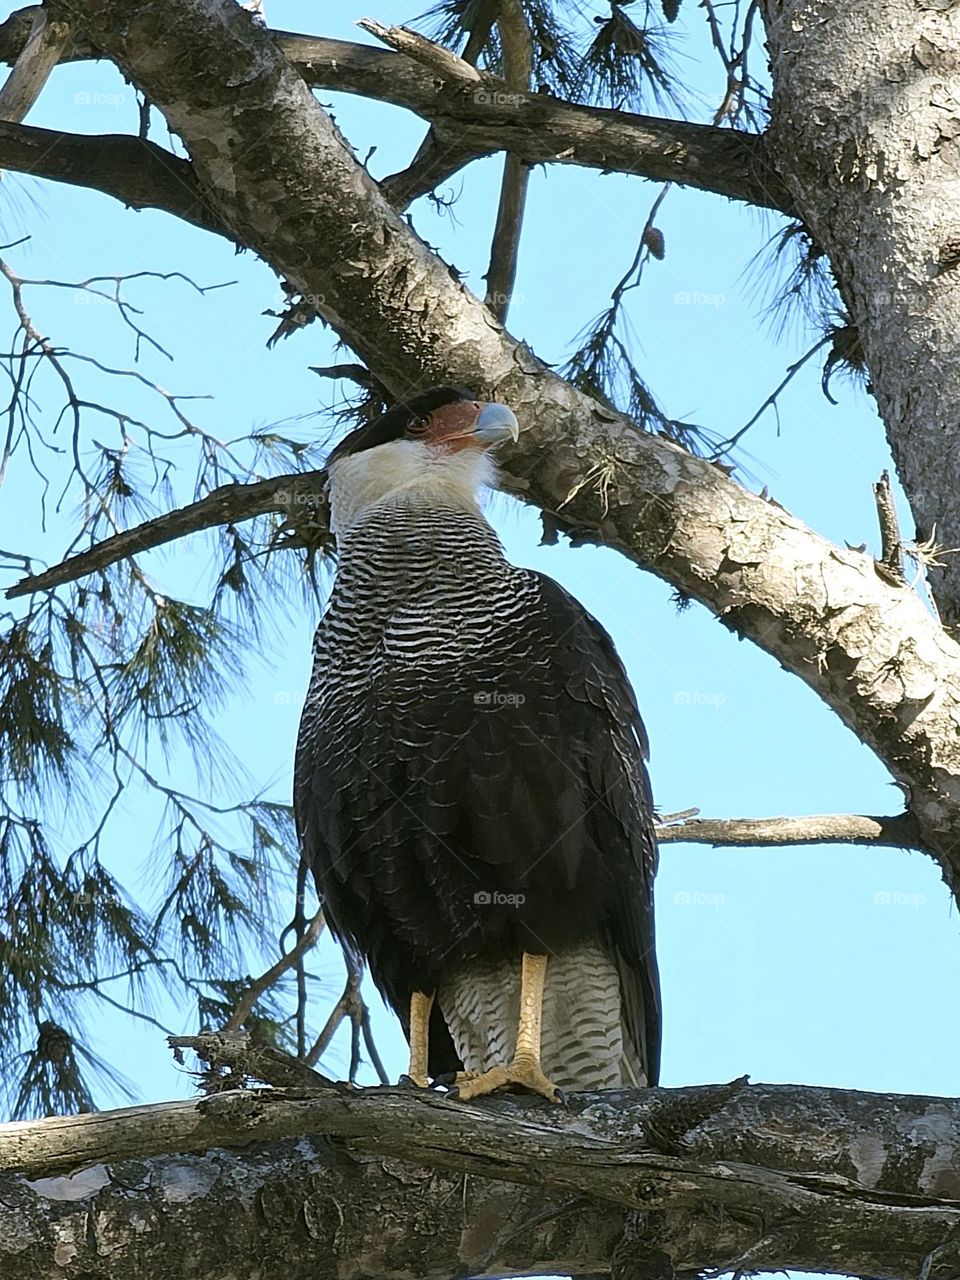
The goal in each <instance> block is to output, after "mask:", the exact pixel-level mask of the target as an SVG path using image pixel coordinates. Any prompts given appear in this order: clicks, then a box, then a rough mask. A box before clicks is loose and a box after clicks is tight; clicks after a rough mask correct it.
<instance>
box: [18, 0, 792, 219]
mask: <svg viewBox="0 0 960 1280" xmlns="http://www.w3.org/2000/svg"><path fill="white" fill-rule="evenodd" d="M33 12H34V7H31V8H28V9H22V10H19V11H18V12H17V13H15V14H13V15H12V16H11V17H10V18H8V19H7V20H6V22H4V23H3V24H0V60H5V61H15V60H16V58H17V57H18V55H19V53H20V51H21V49H22V48H23V44H24V42H25V40H26V34H27V33H28V32H29V28H30V22H31V18H32V14H33ZM241 17H242V18H243V20H245V21H246V22H247V23H248V24H249V18H248V17H246V16H245V15H241ZM382 30H383V31H396V30H398V28H382ZM378 34H379V31H378ZM410 34H412V35H413V36H415V37H416V39H417V40H419V41H420V42H422V43H421V44H420V45H418V46H417V48H418V56H423V54H422V49H423V45H427V46H431V47H432V48H433V49H434V50H436V49H439V48H440V47H441V46H437V45H431V42H430V41H428V40H424V38H423V37H422V36H417V35H416V33H410ZM263 35H264V37H265V38H272V39H273V40H274V41H275V42H276V45H277V46H279V48H280V49H281V50H282V51H283V53H284V54H285V55H286V57H287V58H289V60H290V62H291V63H292V64H293V66H294V67H295V68H296V69H297V71H298V72H299V73H300V75H301V76H302V77H303V79H304V80H305V81H306V83H307V84H309V85H311V86H312V87H314V88H323V89H336V90H339V91H340V92H342V93H357V94H361V95H362V96H365V97H372V98H377V99H379V100H380V101H382V102H389V103H393V104H394V105H396V106H401V107H406V108H408V109H409V110H410V111H414V112H416V114H418V115H420V116H421V117H422V118H423V119H425V120H428V121H430V122H431V123H432V124H433V126H434V131H435V136H436V139H437V143H438V151H442V152H447V153H449V154H447V155H446V156H445V157H443V158H442V159H441V158H439V157H438V160H437V163H436V165H435V166H433V167H432V168H431V170H430V173H429V176H425V174H424V173H423V172H420V173H418V174H411V172H410V171H409V170H407V171H405V173H403V174H396V175H394V176H393V177H392V178H390V179H387V181H386V183H385V187H386V188H387V190H388V193H389V196H390V199H391V201H392V202H393V203H394V204H395V206H397V207H403V206H404V205H405V204H407V203H409V201H410V200H412V199H414V198H416V196H418V195H422V194H423V193H424V191H427V190H430V189H431V188H432V187H434V186H436V184H437V183H438V182H440V181H442V180H443V179H444V178H446V177H448V176H449V175H450V174H451V173H453V172H455V171H456V170H457V169H459V168H461V167H462V166H463V165H464V164H465V163H466V162H467V161H468V159H472V158H475V157H477V156H482V155H488V154H490V153H491V152H494V151H501V150H509V151H511V152H513V153H514V154H515V155H517V156H519V157H520V158H521V159H523V160H525V161H526V162H527V163H528V164H540V163H554V164H578V165H584V166H586V167H588V168H596V169H601V170H603V171H605V172H622V173H630V174H636V175H638V176H640V177H647V178H652V179H654V180H656V181H662V182H677V183H680V184H682V185H688V186H692V187H696V188H698V189H701V190H704V191H713V192H716V193H717V194H718V195H725V196H729V197H731V198H732V199H735V200H744V201H746V202H747V203H749V204H754V205H759V206H762V207H765V208H772V209H780V210H782V211H783V212H787V213H789V211H790V210H791V209H792V207H793V199H792V197H791V196H790V195H789V194H788V192H787V190H786V188H785V187H784V186H783V184H782V183H781V181H780V179H779V177H778V176H777V174H776V172H775V171H774V169H773V168H772V167H771V165H770V164H769V162H768V160H767V158H766V148H765V143H764V140H763V138H762V137H760V136H757V135H755V134H750V133H742V132H738V131H737V130H733V129H718V128H714V127H713V126H710V125H700V124H688V123H686V122H685V121H678V120H663V119H660V118H658V117H656V116H644V115H635V114H632V113H630V112H625V111H614V110H610V109H607V108H602V107H582V106H577V105H575V104H572V103H566V102H563V101H561V100H560V99H558V98H554V97H552V96H551V95H550V94H540V93H537V94H532V95H530V96H529V97H527V98H526V99H525V100H524V101H522V102H517V101H514V100H513V98H514V97H515V95H511V94H510V93H509V90H507V88H506V86H505V85H504V83H503V82H502V81H500V80H498V79H497V78H496V77H495V76H490V75H486V74H484V73H477V74H478V75H480V76H481V80H480V85H479V86H478V85H476V84H474V85H473V86H472V87H471V86H470V85H465V83H464V81H463V77H462V75H461V74H459V73H458V74H453V72H452V71H451V68H453V67H456V66H457V64H459V67H460V68H462V67H466V66H468V64H467V63H466V62H464V60H463V59H461V58H457V56H456V54H454V53H451V52H450V51H449V50H444V52H445V53H447V55H448V60H447V63H446V73H447V76H448V78H447V79H443V78H441V77H440V76H439V75H438V74H437V72H436V70H435V69H428V68H427V67H425V66H423V65H420V64H419V63H418V62H416V61H413V60H412V59H411V58H410V57H408V56H404V55H402V54H397V53H391V52H387V51H386V50H382V49H374V48H370V47H369V46H367V45H359V44H352V43H350V42H349V41H344V40H327V39H323V38H319V37H314V36H302V35H299V34H297V33H295V32H288V31H269V32H268V31H266V30H264V32H263ZM105 47H107V48H109V46H105ZM410 51H412V45H408V47H407V52H410ZM100 56H103V52H102V51H101V50H99V49H98V48H97V46H96V45H94V44H93V43H91V38H90V35H89V32H87V33H86V34H85V36H84V37H83V38H82V39H80V40H77V41H74V43H73V46H72V47H70V48H69V49H68V51H67V53H66V59H67V60H70V61H75V60H78V59H82V58H91V57H100ZM428 56H430V55H428ZM480 90H482V91H480ZM90 159H91V160H94V159H95V156H94V155H93V154H92V153H91V154H90ZM0 162H3V161H2V156H0ZM9 167H10V168H17V167H19V166H17V165H15V164H14V163H12V162H10V164H9ZM39 176H53V177H55V176H57V175H47V174H41V175H39ZM66 180H67V181H71V179H66ZM76 181H80V179H79V178H78V179H76ZM84 185H87V186H97V187H99V186H100V182H99V181H98V180H97V173H96V170H94V173H93V176H92V180H90V181H87V182H85V183H84ZM110 194H113V193H112V192H110ZM120 198H121V199H122V198H123V197H122V196H121V197H120ZM158 203H159V204H160V205H161V207H166V206H165V204H164V203H163V202H162V201H161V202H158ZM193 220H194V219H191V221H193ZM210 229H211V230H215V229H216V228H215V227H211V228H210Z"/></svg>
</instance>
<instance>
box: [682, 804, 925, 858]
mask: <svg viewBox="0 0 960 1280" xmlns="http://www.w3.org/2000/svg"><path fill="white" fill-rule="evenodd" d="M657 840H658V841H659V843H660V844H676V843H679V842H681V841H683V842H690V843H691V844H710V845H713V847H714V848H715V849H724V848H751V847H754V846H757V845H784V844H868V845H884V846H886V847H888V848H893V849H920V850H922V849H923V848H924V846H923V844H922V842H921V839H920V832H919V829H918V827H917V823H916V820H915V818H914V817H913V814H910V813H898V814H897V815H896V816H894V817H883V818H874V817H866V816H865V815H863V814H858V813H823V814H817V815H816V816H815V817H811V818H691V819H688V820H687V821H684V822H676V823H669V822H668V823H665V824H663V825H661V826H658V827H657Z"/></svg>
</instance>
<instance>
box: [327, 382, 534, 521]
mask: <svg viewBox="0 0 960 1280" xmlns="http://www.w3.org/2000/svg"><path fill="white" fill-rule="evenodd" d="M518 433H519V426H518V424H517V419H516V418H515V417H514V415H513V412H512V410H510V409H508V408H507V406H506V405H504V404H496V403H495V402H493V401H486V400H477V399H475V398H474V396H473V395H472V394H471V392H469V391H465V390H463V389H462V388H460V387H431V389H430V390H429V391H424V392H423V393H422V394H421V395H417V396H411V397H409V398H408V399H404V400H401V401H398V403H397V404H395V405H394V406H393V407H392V408H391V409H389V410H388V411H387V412H386V413H384V414H381V416H380V417H379V418H377V419H375V421H373V422H369V423H366V424H365V425H364V426H362V427H358V428H357V430H356V431H352V432H351V433H350V434H349V435H348V436H346V437H345V438H344V439H343V440H341V441H340V443H339V444H338V445H337V447H336V448H335V449H334V450H333V452H332V453H331V454H330V457H329V458H328V459H327V473H328V476H329V486H330V515H331V526H332V528H333V530H334V532H335V533H338V534H339V533H343V532H344V530H346V529H348V528H349V527H350V525H352V524H353V523H354V522H355V521H356V520H357V519H358V518H359V517H360V516H361V515H362V514H363V512H364V511H365V510H367V509H368V508H369V507H371V506H373V505H374V504H376V503H380V502H382V501H384V500H390V499H392V498H395V499H396V500H398V501H404V500H415V501H422V502H424V503H425V504H427V505H429V504H430V503H431V502H433V503H435V504H437V505H441V504H442V505H447V506H449V505H455V506H464V507H470V508H475V507H476V504H477V496H476V495H477V491H478V489H479V488H480V487H481V486H482V485H485V484H492V483H494V481H495V478H496V472H495V468H494V465H493V462H492V460H491V459H490V456H489V449H490V447H491V446H492V445H496V444H499V443H500V442H501V441H503V440H516V439H517V435H518Z"/></svg>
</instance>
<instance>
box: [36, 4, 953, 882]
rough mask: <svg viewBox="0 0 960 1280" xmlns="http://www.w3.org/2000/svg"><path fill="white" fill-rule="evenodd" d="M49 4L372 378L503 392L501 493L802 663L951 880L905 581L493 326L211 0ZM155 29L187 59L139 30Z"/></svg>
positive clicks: (949, 835)
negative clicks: (120, 78)
mask: <svg viewBox="0 0 960 1280" xmlns="http://www.w3.org/2000/svg"><path fill="white" fill-rule="evenodd" d="M60 5H61V7H62V8H64V9H65V10H66V11H67V13H68V16H71V17H73V18H74V19H75V20H77V22H78V23H79V24H80V25H82V26H84V27H85V28H86V29H87V30H88V31H89V32H90V34H91V36H92V38H94V39H95V40H96V41H97V42H98V43H101V44H102V45H103V46H104V47H105V48H108V49H109V50H110V53H111V56H113V57H114V58H115V59H116V61H117V62H118V63H119V64H120V65H121V66H122V67H123V68H124V70H125V72H126V73H127V74H128V75H129V76H130V77H131V78H132V79H133V80H134V81H135V82H136V83H138V84H139V85H140V86H141V87H142V88H143V89H144V91H145V92H147V94H148V96H149V97H150V99H151V101H153V102H154V103H156V104H157V105H158V106H159V107H160V108H161V109H162V110H163V111H164V112H165V113H166V115H167V116H168V119H169V121H170V124H171V126H172V127H173V128H174V129H175V130H176V131H177V132H178V133H179V134H180V135H181V136H182V137H183V139H184V141H185V142H186V144H187V147H188V149H189V150H190V151H191V154H192V155H193V159H194V166H195V170H196V176H197V180H198V182H200V183H201V184H202V186H203V188H204V190H205V192H206V193H207V195H208V198H209V200H210V203H211V205H212V206H213V207H214V208H215V209H216V211H217V213H218V214H219V216H220V218H221V219H222V221H223V222H224V223H226V224H227V225H228V226H229V227H230V228H231V231H232V232H233V234H234V235H235V236H236V237H237V238H238V239H240V240H241V241H242V242H243V243H245V244H247V245H249V246H250V247H251V248H253V249H255V250H256V251H257V252H258V253H260V254H261V255H262V256H263V257H264V258H265V259H266V260H267V261H269V262H270V263H271V264H272V265H273V266H274V267H275V268H276V269H277V270H278V271H279V272H281V273H282V274H283V275H284V277H285V278H287V279H289V280H290V281H291V282H292V283H293V284H295V285H296V287H298V288H299V289H300V291H301V292H302V293H303V294H304V295H305V296H314V297H318V298H323V299H324V301H323V303H322V305H321V306H320V308H319V309H320V311H321V313H322V314H323V315H324V316H325V318H326V319H327V320H328V321H329V322H330V323H331V324H332V325H333V326H334V327H335V328H336V329H337V331H338V332H339V334H340V336H341V337H342V338H343V339H344V341H345V342H347V343H348V344H349V345H350V346H351V347H353V349H354V350H355V351H356V352H357V353H358V355H359V356H360V357H361V358H362V359H363V360H364V361H365V362H366V363H367V364H368V365H369V367H370V368H371V370H372V371H373V372H374V374H375V376H376V377H377V378H378V380H380V381H381V382H382V383H383V384H384V385H386V386H387V387H388V388H389V389H390V390H391V391H393V392H394V393H395V394H406V393H408V392H409V391H410V390H411V389H412V388H414V387H418V386H419V387H423V386H426V385H430V384H431V383H437V382H454V383H459V384H469V385H471V386H473V387H475V388H476V390H477V392H478V394H480V393H483V394H488V395H495V396H497V397H499V398H502V399H504V400H506V401H507V402H508V403H510V404H511V405H512V406H513V407H514V410H515V411H516V412H517V414H518V416H519V418H520V421H521V423H522V424H523V426H524V428H525V429H524V430H523V431H522V432H521V436H520V440H519V442H518V444H517V445H516V446H515V447H514V448H513V449H512V450H511V451H510V454H509V457H508V459H507V461H508V466H509V471H510V472H511V473H512V477H513V481H512V483H513V487H514V490H515V491H520V492H523V493H524V495H525V496H526V497H527V498H528V500H530V501H534V502H536V503H538V504H539V505H540V506H541V507H542V508H543V509H545V510H547V511H549V512H552V513H553V514H554V516H555V518H556V519H557V521H558V523H559V527H561V528H567V529H570V530H571V531H572V533H573V534H574V535H575V537H576V538H577V539H578V540H581V541H583V540H593V541H598V542H603V543H605V544H606V545H610V546H613V547H616V548H618V549H619V550H621V551H623V552H624V553H625V554H627V555H628V556H630V557H631V558H633V559H634V560H635V561H637V562H638V563H640V564H643V565H644V566H646V567H647V568H650V569H652V570H653V571H654V572H656V573H658V574H660V575H661V576H663V577H664V578H666V579H668V580H669V581H670V582H672V583H673V584H674V585H676V586H678V587H680V588H681V589H682V590H683V591H684V592H686V593H687V594H689V595H692V596H693V597H695V598H696V599H698V600H700V601H702V602H703V603H704V604H706V605H707V606H708V607H709V608H710V609H712V610H713V611H714V612H715V613H716V614H717V615H718V616H719V617H720V618H721V619H722V620H723V622H724V624H725V625H727V626H728V627H730V628H731V629H732V630H734V631H736V632H737V633H738V634H740V635H743V636H748V637H750V638H751V639H753V640H754V641H755V642H756V643H757V644H758V645H760V646H761V647H763V648H765V649H767V650H768V651H769V652H771V653H773V654H774V655H775V656H776V658H777V659H778V661H779V662H781V663H782V664H783V665H784V666H785V667H787V668H788V669H789V670H791V671H793V672H795V673H796V674H797V675H799V676H800V677H801V678H802V679H803V680H805V681H806V682H807V683H808V684H809V685H810V686H811V688H813V689H815V690H816V691H817V692H818V693H819V694H820V696H821V697H822V698H823V699H824V700H825V701H826V702H827V703H828V705H830V706H831V707H833V709H834V710H835V711H836V712H837V714H838V715H840V716H841V718H842V719H843V720H844V721H845V723H846V724H848V725H849V726H850V727H851V728H852V729H853V730H854V731H855V732H856V733H857V734H858V736H859V737H860V738H861V739H862V740H863V741H864V742H866V743H867V744H868V745H870V746H871V747H872V748H873V749H874V750H875V751H876V752H877V754H878V755H879V757H880V758H881V760H883V762H884V763H885V764H886V765H887V766H888V767H889V768H890V770H891V771H892V772H893V774H894V776H895V778H896V779H897V780H898V781H899V782H900V783H901V785H902V786H903V787H904V789H905V791H906V792H907V796H908V807H909V809H910V811H911V812H912V813H913V814H914V816H915V817H916V820H917V823H918V827H919V830H920V837H921V840H922V842H923V844H924V845H925V846H926V847H927V848H929V849H930V850H931V851H932V852H934V853H935V854H936V856H937V857H938V859H939V861H940V863H941V866H942V867H943V869H944V872H945V874H946V876H947V878H948V880H949V882H950V883H951V885H952V886H953V887H956V886H958V885H960V847H958V841H957V836H956V832H957V830H958V829H960V827H958V823H960V736H958V734H957V732H956V725H957V723H960V648H958V646H957V645H956V644H955V643H954V642H953V641H952V640H951V639H950V638H949V637H948V636H946V635H945V634H944V632H943V630H942V629H941V627H940V626H939V625H938V623H937V622H936V620H935V619H933V618H931V617H930V615H929V613H928V612H927V611H926V610H925V609H924V607H923V605H922V603H921V602H920V601H919V600H918V599H917V598H916V596H915V595H914V594H913V593H912V592H911V591H909V590H908V589H906V588H901V587H897V586H894V585H892V584H890V583H888V582H887V581H885V580H883V579H882V578H881V577H880V576H878V574H877V572H876V570H875V568H874V562H873V560H872V558H871V557H869V556H865V555H863V554H861V553H858V552H854V551H849V550H842V549H840V548H838V547H835V546H832V545H831V544H830V543H829V542H827V541H826V540H825V539H822V538H819V537H818V536H817V535H815V534H813V533H811V531H810V530H809V529H807V528H806V527H805V526H804V525H803V524H802V523H801V522H800V521H799V520H796V519H794V518H793V517H792V516H790V515H789V514H788V513H787V512H785V511H784V510H782V509H781V508H780V507H779V506H778V505H776V504H774V503H769V502H766V501H764V500H763V499H762V498H759V497H757V496H755V495H753V494H750V493H748V492H747V491H746V490H745V489H743V488H741V487H740V486H739V485H737V484H735V483H733V482H732V481H731V480H730V478H729V477H728V476H727V475H726V474H725V472H724V471H723V470H722V469H721V468H719V467H715V466H712V465H711V464H709V463H707V462H704V461H703V460H702V459H698V458H695V457H692V456H690V455H689V454H686V453H685V452H684V451H683V450H682V449H680V448H678V447H677V446H676V445H673V444H672V443H670V442H669V441H667V440H663V439H661V438H660V437H657V436H652V435H639V434H638V433H637V432H636V431H634V430H633V429H632V428H631V427H630V426H629V425H628V424H626V423H624V422H623V421H621V420H620V419H618V418H616V416H615V415H613V414H610V413H609V412H607V411H606V410H604V409H602V408H601V407H600V406H598V405H597V404H596V403H595V402H593V401H591V400H589V399H588V398H587V397H585V396H583V395H581V394H580V393H578V392H576V391H575V390H574V389H573V388H572V387H570V386H569V385H568V384H566V383H564V382H563V381H562V380H561V379H559V378H557V377H556V376H555V375H554V374H553V373H551V372H550V371H549V370H548V369H547V368H546V367H545V366H544V365H543V364H542V363H541V362H540V361H538V360H537V359H536V357H535V356H534V355H533V354H532V353H531V352H530V350H529V349H528V348H527V347H525V346H523V345H522V344H520V343H517V342H516V341H514V340H513V339H512V338H510V337H509V335H507V334H505V333H504V332H503V331H502V330H501V328H500V327H499V326H498V325H497V324H496V322H495V320H494V319H493V317H492V316H491V315H490V313H489V311H488V310H487V309H486V308H485V307H484V306H483V305H482V304H481V303H480V302H479V301H478V300H477V299H476V298H474V297H473V296H472V295H471V294H470V293H469V292H468V291H467V290H466V289H464V288H463V287H462V285H460V284H459V283H458V282H457V280H455V279H454V278H453V276H452V275H451V273H450V271H449V270H448V268H447V266H446V264H445V263H443V262H442V261H441V260H440V259H439V258H438V257H437V256H436V255H435V254H433V253H431V252H430V251H429V249H428V248H427V246H426V245H424V244H423V242H422V241H420V240H419V239H418V238H417V237H416V235H415V234H414V233H413V231H412V230H411V229H410V227H409V226H408V225H407V223H406V222H405V221H404V220H403V219H402V218H400V217H399V216H397V214H396V213H395V212H394V211H393V210H392V209H391V207H390V206H389V204H388V203H387V201H386V200H385V199H384V197H383V194H382V193H381V192H380V191H379V189H378V187H377V185H376V183H375V182H374V181H373V180H372V179H371V178H370V177H369V175H368V174H367V173H366V172H365V171H364V170H363V168H362V167H361V166H360V165H359V164H358V163H357V161H356V160H355V159H354V157H353V156H352V155H351V154H350V152H349V151H348V150H347V149H346V147H345V146H344V144H343V142H342V140H341V138H340V136H339V134H338V132H337V131H336V129H335V127H334V126H333V124H332V122H331V121H330V120H329V118H328V117H327V116H326V114H325V113H324V112H323V111H322V109H321V108H320V107H319V105H318V104H317V102H316V101H315V99H314V98H313V96H312V94H311V93H310V92H309V90H308V89H307V87H306V85H305V84H304V82H303V80H302V79H301V78H300V77H299V76H298V75H297V74H296V72H294V71H293V70H292V68H291V67H290V66H289V64H288V63H287V62H286V60H285V59H284V57H283V55H282V54H281V53H280V52H279V50H278V49H277V47H276V45H275V44H274V43H273V41H272V40H271V39H270V37H269V35H268V34H267V33H265V32H264V31H262V30H260V29H258V28H257V27H255V26H254V25H253V24H252V23H251V22H250V20H249V18H248V16H247V15H246V14H245V13H243V11H241V10H239V9H237V8H236V7H235V6H234V5H233V4H232V3H229V0H139V2H138V3H137V4H136V5H133V6H131V5H128V4H125V3H121V0H98V2H97V3H96V4H94V3H93V0H60ZM157 24H160V26H162V27H164V28H165V29H166V28H170V27H175V28H176V30H177V31H178V33H179V39H178V42H177V48H179V47H180V45H181V44H183V45H185V46H186V47H190V48H191V49H193V50H194V52H195V57H194V58H193V59H192V60H184V59H183V58H182V57H180V56H179V55H178V52H177V48H175V47H174V46H173V45H172V44H166V43H164V42H158V41H157V40H156V38H155V34H156V30H157V29H158V26H157ZM195 63H196V65H197V66H199V65H201V64H202V66H203V73H202V75H201V76H200V79H201V81H202V86H203V89H202V93H201V92H200V91H199V90H198V87H197V80H196V78H195V74H194V72H195V70H196V67H195ZM196 74H197V75H200V73H199V72H197V73H196ZM275 500H276V495H274V497H273V498H271V499H270V501H271V502H273V501H275Z"/></svg>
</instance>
